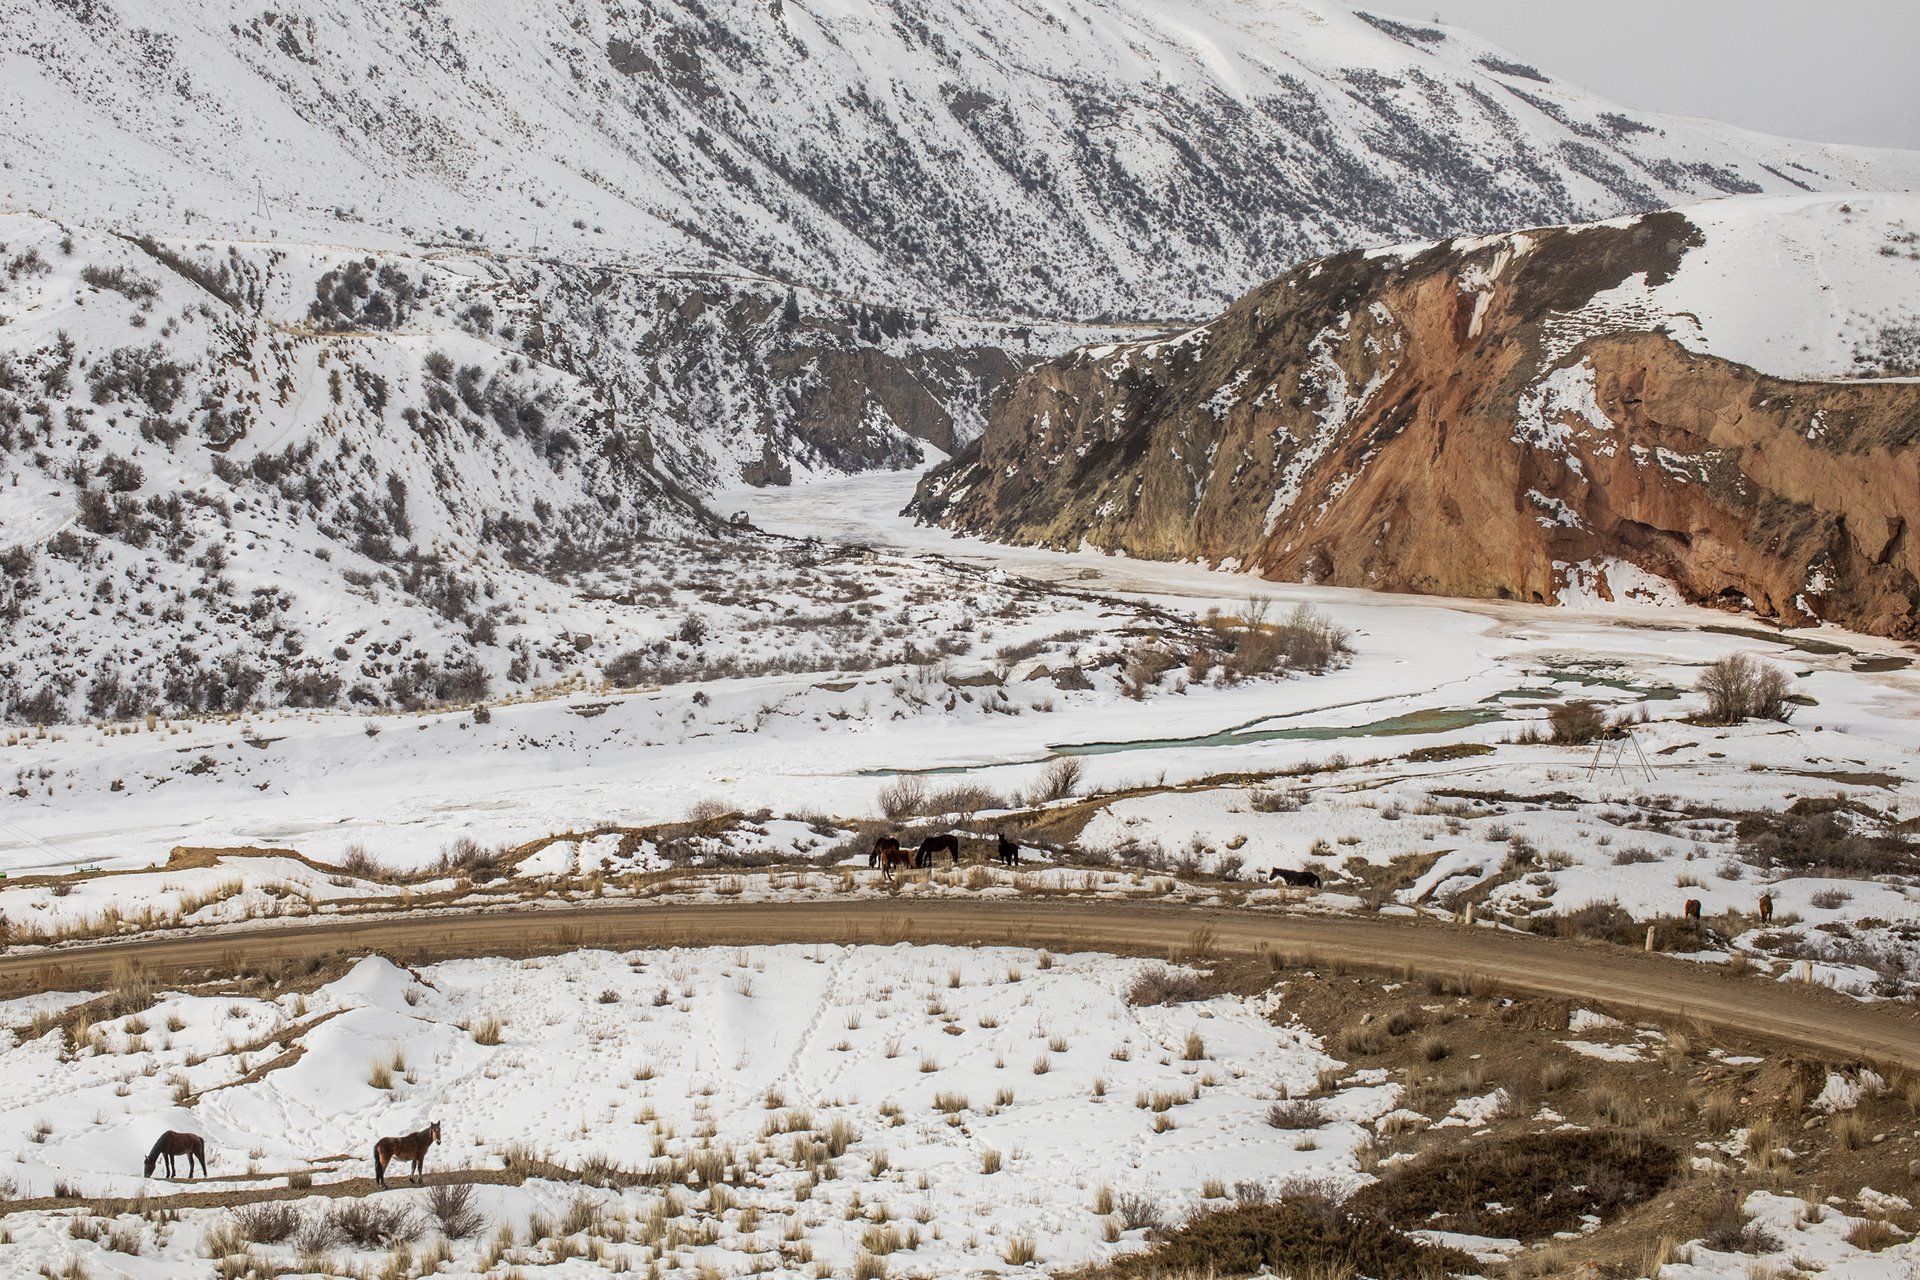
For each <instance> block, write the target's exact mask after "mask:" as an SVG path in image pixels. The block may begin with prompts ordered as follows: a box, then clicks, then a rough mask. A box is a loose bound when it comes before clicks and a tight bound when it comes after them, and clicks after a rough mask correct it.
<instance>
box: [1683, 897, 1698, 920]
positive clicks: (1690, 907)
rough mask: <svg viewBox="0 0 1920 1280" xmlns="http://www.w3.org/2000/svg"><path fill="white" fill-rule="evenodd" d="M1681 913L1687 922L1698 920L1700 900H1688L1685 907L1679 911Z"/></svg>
mask: <svg viewBox="0 0 1920 1280" xmlns="http://www.w3.org/2000/svg"><path fill="white" fill-rule="evenodd" d="M1681 913H1682V914H1683V915H1684V916H1685V917H1686V918H1687V919H1689V920H1698V919H1699V918H1700V899H1698V898H1688V899H1687V905H1686V906H1685V907H1684V908H1682V909H1681Z"/></svg>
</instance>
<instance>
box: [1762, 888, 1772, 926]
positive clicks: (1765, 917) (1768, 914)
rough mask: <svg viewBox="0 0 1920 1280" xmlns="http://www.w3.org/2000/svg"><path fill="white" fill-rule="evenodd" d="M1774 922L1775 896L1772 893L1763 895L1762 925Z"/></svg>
mask: <svg viewBox="0 0 1920 1280" xmlns="http://www.w3.org/2000/svg"><path fill="white" fill-rule="evenodd" d="M1772 921H1773V895H1772V894H1770V893H1763V894H1761V895H1760V923H1761V924H1770V923H1772Z"/></svg>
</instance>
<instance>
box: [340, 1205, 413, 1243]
mask: <svg viewBox="0 0 1920 1280" xmlns="http://www.w3.org/2000/svg"><path fill="white" fill-rule="evenodd" d="M327 1221H328V1223H329V1224H330V1225H331V1226H332V1228H333V1230H334V1232H335V1233H336V1234H338V1236H339V1237H340V1238H341V1239H343V1240H345V1241H347V1243H349V1244H351V1245H353V1246H354V1247H355V1248H357V1249H384V1248H387V1247H388V1246H389V1245H393V1244H411V1243H412V1242H413V1241H415V1240H418V1239H419V1238H420V1236H421V1234H422V1233H423V1232H424V1231H425V1229H426V1228H425V1226H424V1225H423V1224H422V1223H421V1221H420V1218H419V1215H418V1214H416V1213H414V1212H413V1210H412V1209H409V1208H407V1207H406V1206H405V1205H400V1204H395V1203H393V1202H392V1201H388V1200H341V1201H339V1202H337V1203H336V1204H335V1205H334V1206H333V1208H332V1209H331V1210H330V1211H329V1212H328V1214H327Z"/></svg>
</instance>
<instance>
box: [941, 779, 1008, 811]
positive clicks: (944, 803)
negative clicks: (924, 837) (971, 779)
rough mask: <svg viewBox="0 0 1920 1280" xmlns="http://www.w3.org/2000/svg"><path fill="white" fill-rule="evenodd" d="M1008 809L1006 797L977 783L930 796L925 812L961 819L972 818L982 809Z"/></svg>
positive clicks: (964, 784) (948, 788)
mask: <svg viewBox="0 0 1920 1280" xmlns="http://www.w3.org/2000/svg"><path fill="white" fill-rule="evenodd" d="M1006 807H1007V801H1006V798H1005V797H1004V796H1000V795H997V794H995V793H994V792H993V791H992V790H990V789H989V788H986V787H983V786H980V785H978V784H977V783H962V784H961V785H960V786H957V787H947V788H945V789H944V790H941V791H935V792H933V793H932V794H930V795H929V796H928V797H927V801H926V810H925V812H927V813H929V814H935V813H951V814H957V815H958V816H960V817H961V818H971V817H973V815H974V814H976V813H979V812H980V811H981V810H982V809H1004V808H1006Z"/></svg>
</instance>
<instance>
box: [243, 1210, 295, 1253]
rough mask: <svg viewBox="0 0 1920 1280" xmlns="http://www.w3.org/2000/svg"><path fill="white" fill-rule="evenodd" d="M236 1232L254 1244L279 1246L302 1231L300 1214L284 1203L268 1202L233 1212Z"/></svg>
mask: <svg viewBox="0 0 1920 1280" xmlns="http://www.w3.org/2000/svg"><path fill="white" fill-rule="evenodd" d="M233 1226H234V1230H236V1231H238V1232H239V1233H240V1238H241V1239H242V1240H248V1241H251V1242H253V1243H254V1244H279V1243H280V1242H281V1241H282V1240H286V1239H290V1238H291V1237H292V1236H293V1233H294V1232H296V1231H298V1230H299V1229H300V1214H299V1213H298V1212H297V1211H296V1210H295V1209H294V1207H293V1206H292V1205H290V1204H287V1203H285V1202H284V1201H278V1200H268V1201H265V1202H263V1203H261V1204H250V1205H246V1206H243V1207H242V1208H238V1209H235V1210H234V1211H233Z"/></svg>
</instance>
